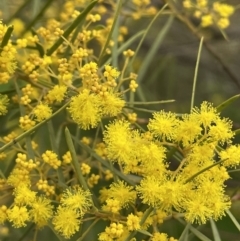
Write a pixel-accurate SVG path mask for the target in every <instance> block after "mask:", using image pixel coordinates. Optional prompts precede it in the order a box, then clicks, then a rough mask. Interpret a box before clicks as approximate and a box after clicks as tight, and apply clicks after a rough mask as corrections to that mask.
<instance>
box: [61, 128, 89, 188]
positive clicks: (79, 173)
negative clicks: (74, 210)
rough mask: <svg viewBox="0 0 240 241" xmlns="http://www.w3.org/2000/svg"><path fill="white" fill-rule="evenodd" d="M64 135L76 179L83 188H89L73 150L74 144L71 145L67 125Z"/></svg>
mask: <svg viewBox="0 0 240 241" xmlns="http://www.w3.org/2000/svg"><path fill="white" fill-rule="evenodd" d="M65 137H66V141H67V145H68V149H69V151H70V153H71V156H72V164H73V166H74V169H75V172H76V175H77V178H78V181H79V183H80V184H81V185H82V187H83V189H84V190H89V188H88V185H87V183H86V181H85V179H84V177H83V174H82V171H81V168H80V165H79V162H78V159H77V154H76V152H75V148H74V145H73V141H72V137H71V134H70V132H69V130H68V128H67V127H66V128H65Z"/></svg>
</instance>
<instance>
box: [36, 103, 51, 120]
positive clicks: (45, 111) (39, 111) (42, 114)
mask: <svg viewBox="0 0 240 241" xmlns="http://www.w3.org/2000/svg"><path fill="white" fill-rule="evenodd" d="M33 113H34V115H35V116H36V120H37V121H43V120H45V119H47V118H49V117H50V116H51V114H52V110H51V108H50V107H49V106H47V105H45V104H38V105H37V106H36V107H35V108H34V109H33Z"/></svg>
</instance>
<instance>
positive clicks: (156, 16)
mask: <svg viewBox="0 0 240 241" xmlns="http://www.w3.org/2000/svg"><path fill="white" fill-rule="evenodd" d="M167 6H168V4H165V5H164V6H163V7H162V8H161V9H160V10H159V11H158V13H157V14H156V15H155V16H154V18H153V19H152V21H151V22H150V24H149V25H148V27H147V28H146V31H144V35H143V36H142V38H141V40H140V42H139V44H138V46H137V48H136V50H135V54H134V55H133V57H132V59H131V60H130V62H129V65H132V63H133V62H134V60H135V58H136V56H137V54H138V51H139V50H140V48H141V46H142V43H143V41H144V39H145V38H146V36H147V34H148V33H149V30H150V28H151V27H152V25H153V23H154V22H155V20H156V19H157V18H158V17H159V16H160V15H161V13H162V12H163V11H164V9H165V8H166V7H167Z"/></svg>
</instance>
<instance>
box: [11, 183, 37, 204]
mask: <svg viewBox="0 0 240 241" xmlns="http://www.w3.org/2000/svg"><path fill="white" fill-rule="evenodd" d="M14 195H15V198H14V202H15V204H17V205H29V204H31V203H32V202H33V201H34V200H35V199H36V192H34V191H31V190H30V189H29V187H28V186H26V185H24V184H22V185H19V186H18V187H16V188H15V190H14Z"/></svg>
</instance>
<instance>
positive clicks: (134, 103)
mask: <svg viewBox="0 0 240 241" xmlns="http://www.w3.org/2000/svg"><path fill="white" fill-rule="evenodd" d="M174 101H175V100H159V101H147V102H142V101H133V102H131V105H158V104H166V103H172V102H174ZM127 104H130V103H129V102H127Z"/></svg>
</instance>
